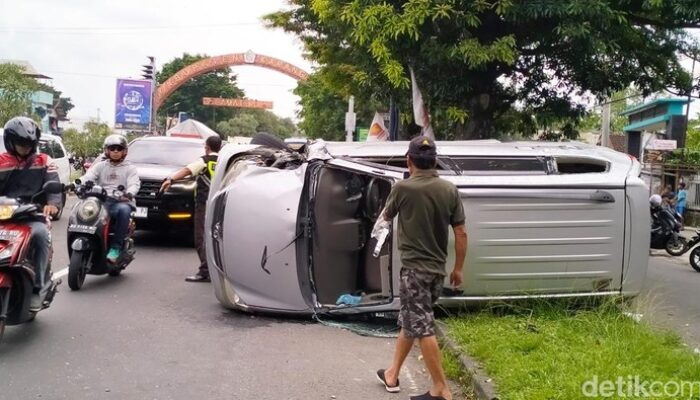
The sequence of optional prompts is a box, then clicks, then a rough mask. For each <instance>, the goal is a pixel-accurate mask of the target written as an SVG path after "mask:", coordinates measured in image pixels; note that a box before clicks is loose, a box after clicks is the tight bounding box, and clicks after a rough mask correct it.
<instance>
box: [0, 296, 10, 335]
mask: <svg viewBox="0 0 700 400" xmlns="http://www.w3.org/2000/svg"><path fill="white" fill-rule="evenodd" d="M9 295H10V289H8V288H3V289H0V307H1V308H2V309H1V310H0V314H1V315H4V317H3V318H2V319H0V341H2V337H3V335H4V334H5V326H7V321H6V320H5V318H7V312H8V311H9V310H6V309H5V308H7V306H8V304H5V303H9V301H8V299H7V297H8V296H9Z"/></svg>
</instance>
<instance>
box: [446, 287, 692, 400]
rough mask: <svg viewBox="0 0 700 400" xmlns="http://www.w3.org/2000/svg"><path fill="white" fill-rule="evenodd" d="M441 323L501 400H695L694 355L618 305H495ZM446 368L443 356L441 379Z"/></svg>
mask: <svg viewBox="0 0 700 400" xmlns="http://www.w3.org/2000/svg"><path fill="white" fill-rule="evenodd" d="M444 322H445V323H446V324H447V326H448V331H449V335H450V336H451V337H453V338H454V339H455V341H456V342H457V343H458V344H459V346H461V347H462V348H463V349H466V350H467V352H468V353H469V355H471V356H472V357H474V358H476V359H477V360H479V361H480V362H481V363H482V365H483V366H484V368H485V369H486V371H487V373H488V375H489V376H490V377H491V378H493V379H494V381H495V383H496V387H497V388H498V393H499V398H500V399H502V400H520V399H523V400H525V399H527V400H538V399H567V400H568V399H581V398H634V397H636V398H655V399H671V398H674V399H675V398H684V399H700V358H699V357H698V355H697V354H694V353H693V352H692V351H691V350H690V349H688V348H687V347H686V346H684V345H683V344H682V343H681V341H680V338H679V336H678V335H676V334H674V333H672V332H664V331H659V330H656V329H654V328H652V327H651V326H649V325H648V324H647V323H645V322H643V321H642V322H641V323H638V322H635V321H634V320H633V319H632V318H629V317H628V316H625V315H624V314H623V310H622V308H621V302H620V301H618V300H609V301H605V302H603V303H600V304H594V305H590V304H588V305H581V304H580V303H572V302H570V301H554V302H536V303H529V304H525V305H523V304H509V305H504V304H497V305H491V306H489V307H487V309H485V310H482V311H480V312H477V313H473V314H468V315H464V316H460V317H453V318H448V319H446V320H445V321H444ZM453 362H454V360H453V359H451V356H449V355H448V356H446V361H445V365H446V369H447V371H448V373H449V374H453V373H454V372H451V371H452V368H453V366H452V363H453ZM635 380H636V381H638V382H640V384H643V383H644V382H647V385H646V386H641V388H640V385H636V384H635ZM607 381H610V382H612V383H611V384H612V385H613V386H614V389H611V386H610V384H608V383H606V382H607ZM651 385H655V386H653V387H654V388H656V389H659V390H655V391H654V393H649V390H650V388H652V386H651ZM660 385H666V386H663V387H662V386H660ZM676 389H678V390H682V391H683V393H680V392H678V391H677V390H676ZM610 390H613V391H612V392H610ZM635 390H636V392H635ZM640 390H641V391H640ZM606 394H611V395H610V396H607V395H606ZM635 394H636V395H637V396H635ZM645 394H649V395H648V396H645ZM656 394H660V395H657V396H654V395H656ZM587 395H589V396H587Z"/></svg>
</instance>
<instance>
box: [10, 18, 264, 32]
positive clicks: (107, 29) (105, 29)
mask: <svg viewBox="0 0 700 400" xmlns="http://www.w3.org/2000/svg"><path fill="white" fill-rule="evenodd" d="M250 25H260V22H258V21H256V22H236V23H229V24H207V25H162V26H121V27H117V26H115V27H69V26H64V27H61V26H56V27H50V28H26V27H0V32H8V33H9V32H13V33H15V32H16V33H68V34H72V33H81V34H82V33H86V32H88V33H100V32H103V33H126V32H141V31H157V30H180V29H211V28H232V27H239V26H250Z"/></svg>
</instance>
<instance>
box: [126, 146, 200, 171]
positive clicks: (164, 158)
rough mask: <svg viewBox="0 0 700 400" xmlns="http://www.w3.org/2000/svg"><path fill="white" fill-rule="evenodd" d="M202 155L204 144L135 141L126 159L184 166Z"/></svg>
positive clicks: (145, 162) (136, 161)
mask: <svg viewBox="0 0 700 400" xmlns="http://www.w3.org/2000/svg"><path fill="white" fill-rule="evenodd" d="M203 155H204V142H201V143H197V142H181V141H174V140H135V141H133V142H132V143H131V144H130V145H129V154H128V155H127V159H128V160H130V161H131V162H135V163H144V164H158V165H179V166H185V165H187V164H189V163H191V162H193V161H195V160H196V159H197V157H201V156H203Z"/></svg>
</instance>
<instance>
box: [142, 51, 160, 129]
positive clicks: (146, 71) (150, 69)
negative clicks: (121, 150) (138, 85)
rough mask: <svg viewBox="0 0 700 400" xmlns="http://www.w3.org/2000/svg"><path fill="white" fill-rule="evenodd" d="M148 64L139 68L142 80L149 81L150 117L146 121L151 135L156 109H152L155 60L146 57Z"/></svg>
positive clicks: (154, 87) (154, 89)
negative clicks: (141, 72)
mask: <svg viewBox="0 0 700 400" xmlns="http://www.w3.org/2000/svg"><path fill="white" fill-rule="evenodd" d="M148 60H149V63H148V64H144V65H142V66H141V67H142V68H141V71H143V74H142V75H141V76H143V79H145V80H148V81H151V103H150V107H151V109H150V116H149V119H148V133H149V134H153V127H154V126H155V120H156V115H155V114H156V111H157V110H156V109H155V108H154V107H153V95H154V93H155V91H156V58H155V57H153V56H148Z"/></svg>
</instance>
